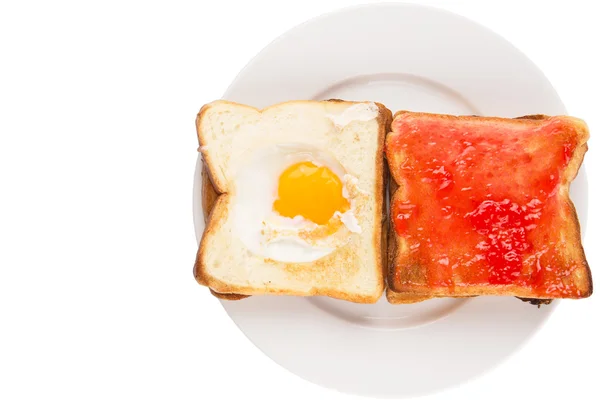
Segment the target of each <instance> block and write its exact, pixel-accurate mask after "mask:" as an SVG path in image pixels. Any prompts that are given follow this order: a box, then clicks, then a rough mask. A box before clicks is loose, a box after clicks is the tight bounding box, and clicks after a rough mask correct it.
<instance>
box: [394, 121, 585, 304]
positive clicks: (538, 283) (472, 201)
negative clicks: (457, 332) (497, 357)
mask: <svg viewBox="0 0 600 405" xmlns="http://www.w3.org/2000/svg"><path fill="white" fill-rule="evenodd" d="M588 137H589V133H588V129H587V126H586V124H585V123H584V122H583V121H581V120H579V119H577V118H573V117H568V116H554V117H550V116H543V115H537V116H528V117H521V118H518V119H508V118H495V117H474V116H451V115H441V114H429V113H415V112H407V111H399V112H398V113H396V114H395V116H394V120H393V122H392V126H391V132H390V133H389V134H388V136H387V138H386V157H387V160H388V164H389V168H390V173H391V176H392V178H393V183H397V186H398V188H397V190H395V192H393V195H392V197H391V201H390V228H391V229H390V237H389V251H388V263H389V272H388V277H387V279H388V280H387V281H388V292H387V293H386V295H387V298H388V301H390V302H392V303H406V302H418V301H421V300H424V299H428V298H431V297H465V296H477V295H505V296H516V297H520V298H523V299H527V300H530V301H533V302H534V303H540V302H547V300H551V299H556V298H585V297H588V296H589V295H591V294H592V279H591V274H590V270H589V267H588V264H587V261H586V258H585V253H584V250H583V247H582V244H581V236H580V229H579V222H578V219H577V214H576V212H575V207H574V206H573V204H572V202H571V200H570V198H569V185H570V183H571V181H572V180H573V179H574V178H575V176H576V175H577V172H578V170H579V167H580V165H581V163H582V160H583V157H584V154H585V152H586V151H587V140H588ZM538 300H540V301H538Z"/></svg>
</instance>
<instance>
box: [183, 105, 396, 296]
mask: <svg viewBox="0 0 600 405" xmlns="http://www.w3.org/2000/svg"><path fill="white" fill-rule="evenodd" d="M331 101H333V102H339V103H348V104H349V105H350V104H354V102H348V101H344V100H331ZM307 102H312V101H307ZM231 104H233V105H239V106H242V105H241V104H237V103H231ZM281 104H285V103H280V104H277V105H273V106H270V107H268V108H273V107H275V106H279V105H281ZM375 104H376V105H377V106H378V107H379V115H378V117H377V122H378V124H379V134H378V143H377V159H376V164H375V169H376V173H375V180H376V181H375V187H376V190H378V191H379V192H377V193H376V195H375V207H377V206H378V205H379V206H380V207H382V209H381V210H376V211H375V212H376V213H375V216H376V218H374V224H378V223H379V224H382V226H384V222H385V216H384V210H385V205H384V201H385V200H384V199H385V189H384V181H385V180H384V177H385V170H386V167H385V165H384V161H383V159H384V158H383V154H384V142H385V137H386V136H387V133H388V131H389V125H390V124H391V121H392V113H391V111H390V110H388V109H387V108H386V107H385V106H383V105H382V104H380V103H375ZM243 106H244V107H246V108H251V107H248V106H245V105H243ZM209 108H210V105H205V106H203V107H202V109H201V110H200V112H199V113H198V115H197V118H196V128H197V131H198V139H199V143H200V148H199V151H200V152H201V153H202V159H203V162H204V165H205V166H203V172H202V178H203V186H202V201H203V210H204V217H205V220H206V228H205V231H204V235H203V238H202V241H201V243H200V247H199V249H198V253H197V256H196V262H195V264H194V276H195V278H196V280H197V282H198V283H199V284H201V285H204V286H207V287H209V288H210V290H211V292H212V293H213V295H215V296H217V297H219V298H223V299H236V300H237V299H242V298H245V297H248V296H251V295H257V294H270V295H321V296H328V297H331V298H337V299H343V300H347V301H352V302H357V303H374V302H376V301H377V300H378V299H379V298H380V296H381V294H382V293H383V291H384V285H385V281H384V275H385V273H386V272H387V269H386V267H385V266H384V261H383V258H384V254H385V239H384V238H385V234H384V232H383V228H382V226H380V227H376V228H375V231H374V236H373V238H374V240H373V245H374V246H373V248H374V249H375V250H374V251H375V252H377V256H378V257H377V258H376V263H377V265H378V268H377V269H376V270H377V272H378V274H379V275H380V277H379V278H380V281H379V286H378V293H377V294H376V295H373V296H367V295H358V294H352V293H346V292H344V291H339V290H335V289H332V288H313V289H311V290H310V291H308V292H307V293H306V294H299V293H298V292H297V291H295V290H288V289H278V288H273V287H270V286H267V287H265V288H263V289H257V288H255V287H244V286H235V285H229V284H227V283H224V282H222V281H220V280H218V279H216V278H214V277H212V276H211V275H210V274H208V272H207V271H206V267H205V265H204V263H203V260H202V258H203V257H205V256H206V245H205V244H204V243H202V242H203V241H204V240H206V238H205V236H206V235H209V234H211V233H213V232H214V231H215V230H216V229H218V227H219V226H220V224H221V223H222V221H223V219H224V218H225V217H226V211H225V207H226V205H227V204H226V203H227V201H226V198H227V194H226V193H225V192H224V190H226V185H225V184H219V182H218V181H215V179H214V178H213V177H211V176H210V174H209V173H210V167H211V164H212V163H211V159H210V157H209V156H207V154H205V153H203V149H202V145H203V134H202V132H201V131H200V123H201V121H202V119H203V117H204V115H205V114H206V112H207V111H208V109H209ZM255 110H257V111H259V112H262V111H264V110H258V109H255ZM206 180H209V181H206ZM338 252H339V253H340V254H339V255H336V256H335V257H334V258H331V257H327V256H326V257H324V258H322V259H319V260H317V261H316V262H313V267H318V268H330V267H332V266H335V265H337V264H338V261H337V259H339V258H340V257H342V258H346V260H348V261H349V262H351V259H352V258H356V257H357V255H356V252H354V251H353V250H352V248H351V247H350V246H345V247H342V248H340V249H338ZM282 267H283V268H284V269H285V270H286V271H289V272H291V273H298V274H302V273H303V272H306V270H305V267H306V266H305V265H303V264H296V263H286V264H284V265H283V266H282ZM311 273H314V272H313V271H311Z"/></svg>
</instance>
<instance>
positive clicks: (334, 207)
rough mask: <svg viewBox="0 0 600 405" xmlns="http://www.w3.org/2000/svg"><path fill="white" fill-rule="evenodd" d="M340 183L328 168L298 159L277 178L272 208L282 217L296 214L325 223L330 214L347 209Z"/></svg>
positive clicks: (292, 216)
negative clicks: (276, 197) (276, 189)
mask: <svg viewBox="0 0 600 405" xmlns="http://www.w3.org/2000/svg"><path fill="white" fill-rule="evenodd" d="M342 188H343V184H342V181H341V180H340V178H339V177H338V176H336V175H335V173H333V172H332V171H331V170H330V169H329V168H328V167H325V166H320V167H319V166H317V165H315V164H313V163H311V162H300V163H296V164H293V165H292V166H290V167H288V168H287V169H286V170H285V171H284V172H283V173H282V174H281V176H280V177H279V187H278V193H279V198H278V199H277V200H276V201H275V203H274V204H273V208H274V209H275V210H276V211H277V212H279V214H281V215H282V216H285V217H290V218H294V217H295V216H297V215H301V216H302V217H304V218H306V219H308V220H310V221H312V222H314V223H316V224H318V225H324V224H326V223H327V222H328V221H329V219H331V217H332V216H333V214H334V213H335V212H336V211H338V212H340V213H342V212H345V211H347V210H348V208H350V204H349V203H348V200H347V199H345V198H344V196H343V195H342Z"/></svg>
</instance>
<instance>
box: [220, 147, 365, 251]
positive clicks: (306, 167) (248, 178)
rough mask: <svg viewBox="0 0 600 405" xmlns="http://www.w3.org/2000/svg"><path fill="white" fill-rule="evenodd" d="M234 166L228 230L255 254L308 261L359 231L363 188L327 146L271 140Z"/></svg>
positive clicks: (341, 243) (336, 246)
mask: <svg viewBox="0 0 600 405" xmlns="http://www.w3.org/2000/svg"><path fill="white" fill-rule="evenodd" d="M238 167H239V169H238V170H237V173H235V174H234V179H235V180H234V182H233V189H232V190H231V193H232V198H233V199H234V203H233V205H232V213H231V214H232V218H233V221H234V223H233V225H234V226H233V230H234V232H235V233H236V235H237V236H238V237H239V238H240V239H241V240H242V242H243V243H244V245H245V246H246V247H247V248H248V250H249V251H250V252H252V253H254V254H255V255H258V256H262V257H264V258H269V259H272V260H276V261H282V262H310V261H314V260H317V259H319V258H321V257H323V256H325V255H327V254H329V253H331V252H333V251H334V250H335V249H338V248H340V247H342V246H344V245H345V244H347V243H348V242H349V241H350V238H351V237H352V235H353V234H359V233H361V232H362V229H361V225H360V223H361V217H362V213H361V210H362V207H363V206H364V204H365V199H366V198H367V194H366V193H365V192H364V191H363V190H360V189H359V187H358V185H357V183H358V179H357V178H356V177H354V176H352V175H351V174H349V173H346V171H345V170H344V168H343V167H342V165H341V164H340V163H339V162H337V161H336V160H335V158H333V156H331V155H330V154H328V153H327V152H324V151H321V150H317V149H314V148H311V147H309V146H305V145H300V144H278V145H272V146H270V147H265V148H263V149H262V150H261V151H260V152H255V153H253V156H251V157H249V158H247V159H246V161H244V162H243V164H239V165H238Z"/></svg>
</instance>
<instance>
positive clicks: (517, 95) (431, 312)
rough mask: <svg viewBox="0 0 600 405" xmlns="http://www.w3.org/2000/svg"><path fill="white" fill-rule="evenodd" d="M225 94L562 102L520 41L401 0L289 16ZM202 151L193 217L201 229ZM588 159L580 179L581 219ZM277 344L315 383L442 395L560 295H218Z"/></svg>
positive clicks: (260, 338)
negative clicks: (410, 300)
mask: <svg viewBox="0 0 600 405" xmlns="http://www.w3.org/2000/svg"><path fill="white" fill-rule="evenodd" d="M223 98H224V99H227V100H232V101H236V102H240V103H245V104H249V105H252V106H256V107H259V108H262V107H266V106H269V105H271V104H275V103H279V102H282V101H285V100H291V99H328V98H340V99H347V100H375V101H380V102H383V103H384V104H385V105H387V106H388V107H389V108H390V109H391V110H392V111H397V110H400V109H407V110H416V111H428V112H438V113H452V114H478V115H497V116H504V117H517V116H522V115H527V114H540V113H543V114H551V115H553V114H565V113H566V111H565V107H564V106H563V104H562V102H561V100H560V99H559V97H558V95H557V94H556V92H555V91H554V89H553V88H552V86H551V85H550V83H549V82H548V80H547V79H546V78H545V77H544V75H543V74H542V73H541V72H540V71H539V70H538V69H537V68H536V67H535V66H534V65H533V63H532V62H531V61H530V60H529V59H527V57H525V56H524V55H523V54H522V53H520V52H519V51H518V50H517V49H516V48H514V47H513V46H512V45H511V44H510V43H508V42H507V41H505V40H504V39H502V38H501V37H500V36H498V35H496V34H494V33H493V32H491V31H490V30H488V29H486V28H484V27H482V26H480V25H478V24H476V23H473V22H472V21H469V20H467V19H465V18H462V17H460V16H457V15H453V14H451V13H448V12H445V11H440V10H436V9H432V8H426V7H421V6H415V5H405V4H383V5H372V6H361V7H356V8H350V9H344V10H341V11H338V12H334V13H330V14H326V15H324V16H321V17H318V18H316V19H313V20H311V21H309V22H307V23H304V24H302V25H300V26H298V27H295V28H293V29H292V30H291V31H289V32H287V33H286V34H284V35H283V36H281V37H280V38H278V39H276V40H275V41H274V42H272V43H271V44H269V45H268V46H267V47H266V48H265V49H264V50H263V51H262V52H261V53H260V54H259V55H257V56H256V57H255V58H254V59H253V60H252V61H251V62H250V63H249V64H248V65H247V66H246V67H245V68H244V70H243V71H242V72H241V73H240V74H239V76H238V77H237V78H236V79H235V81H234V82H233V84H232V85H231V86H230V87H229V89H228V90H227V92H226V93H225V94H224V95H223ZM200 165H201V162H200V161H198V166H197V170H196V177H195V184H194V210H195V212H194V216H195V226H196V235H197V238H198V241H199V240H200V237H201V235H202V231H203V229H204V223H203V216H202V206H201V198H200V190H201V181H202V180H201V175H200V167H201V166H200ZM586 185H587V182H586V179H585V172H584V170H583V169H582V170H580V173H579V176H578V177H577V179H576V181H575V182H574V183H573V185H572V187H571V193H572V198H573V200H574V203H575V205H576V208H577V210H578V214H579V216H580V220H581V224H582V229H584V227H585V220H586V211H587V205H586V204H587V186H586ZM222 303H223V306H224V307H225V309H226V310H227V312H228V314H229V316H231V318H232V319H233V320H234V321H235V323H236V324H237V325H238V326H239V328H240V329H241V330H242V331H243V332H244V333H245V334H246V336H247V337H248V338H249V339H250V340H251V341H252V342H253V343H254V344H255V345H256V346H257V347H258V348H259V349H260V350H262V351H263V352H264V353H265V354H266V355H267V356H269V357H270V358H271V359H273V360H274V361H275V362H277V363H279V364H280V365H281V366H283V367H285V368H286V369H288V370H290V371H291V372H293V373H295V374H297V375H298V376H300V377H303V378H305V379H307V380H309V381H312V382H314V383H317V384H320V385H323V386H325V387H330V388H334V389H336V390H339V391H344V392H349V393H356V394H361V395H368V396H378V397H390V396H392V397H402V396H415V395H423V394H428V393H433V392H436V391H439V390H442V389H445V388H448V387H451V386H455V385H457V384H461V383H464V382H466V381H467V380H469V379H472V378H474V377H477V376H480V375H482V374H483V373H484V372H486V371H488V370H490V369H491V368H493V367H494V366H496V365H498V364H499V363H501V362H502V361H503V360H505V359H506V358H507V357H509V356H510V355H511V354H512V353H514V352H515V351H517V350H518V349H520V348H521V347H523V345H524V343H526V342H527V341H528V340H529V338H530V337H531V336H532V335H533V334H534V333H535V332H536V331H537V330H539V329H540V327H541V326H542V325H543V324H544V321H545V320H546V319H547V317H548V316H549V315H550V313H551V312H552V310H553V308H554V307H556V305H558V303H557V302H556V301H555V302H554V303H552V304H551V305H549V306H542V307H541V308H537V307H536V306H533V305H529V304H526V303H523V302H521V301H519V300H517V299H515V298H512V297H477V298H469V299H452V298H445V299H435V300H430V301H425V302H422V303H418V304H409V305H397V306H394V305H391V304H388V303H387V301H386V299H385V297H382V299H381V300H380V301H379V302H378V303H376V304H372V305H371V304H369V305H366V304H353V303H348V302H343V301H339V300H334V299H329V298H325V297H311V298H305V297H276V296H256V297H251V298H247V299H244V300H241V301H222Z"/></svg>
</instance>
